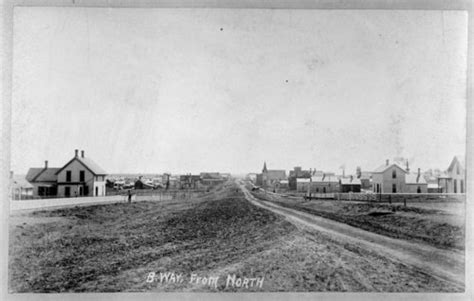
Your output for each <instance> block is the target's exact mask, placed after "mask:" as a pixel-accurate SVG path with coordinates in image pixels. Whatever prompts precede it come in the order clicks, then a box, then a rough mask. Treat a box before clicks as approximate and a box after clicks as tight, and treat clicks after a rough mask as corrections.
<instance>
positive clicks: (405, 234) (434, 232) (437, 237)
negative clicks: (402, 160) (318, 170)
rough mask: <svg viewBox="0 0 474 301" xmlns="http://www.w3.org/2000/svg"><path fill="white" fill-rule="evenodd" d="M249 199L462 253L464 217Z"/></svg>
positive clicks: (369, 205) (336, 203) (272, 198)
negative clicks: (264, 201) (276, 204)
mask: <svg viewBox="0 0 474 301" xmlns="http://www.w3.org/2000/svg"><path fill="white" fill-rule="evenodd" d="M253 195H254V196H256V197H258V198H260V199H263V200H268V201H272V202H276V203H278V204H279V205H282V206H284V207H288V208H293V209H298V210H301V211H304V212H307V213H311V214H315V215H318V216H322V217H325V218H329V219H332V220H335V221H338V222H342V223H346V224H349V225H351V226H354V227H358V228H361V229H364V230H367V231H371V232H375V233H378V234H382V235H386V236H390V237H394V238H402V239H407V240H417V241H422V242H427V243H429V244H431V245H433V246H436V247H441V248H447V249H458V250H463V249H464V246H465V240H464V237H465V227H464V222H463V219H464V217H463V216H459V215H456V214H450V213H447V212H446V211H439V210H434V209H429V208H420V207H404V206H403V205H400V204H393V205H389V204H377V203H372V202H369V203H364V202H344V201H333V200H329V201H328V200H312V201H303V200H295V199H289V198H284V197H278V196H275V195H269V194H264V193H261V192H253ZM455 205H456V204H455Z"/></svg>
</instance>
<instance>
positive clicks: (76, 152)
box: [74, 149, 79, 158]
mask: <svg viewBox="0 0 474 301" xmlns="http://www.w3.org/2000/svg"><path fill="white" fill-rule="evenodd" d="M74 152H75V154H74V157H76V158H77V157H78V154H79V150H78V149H76V150H74Z"/></svg>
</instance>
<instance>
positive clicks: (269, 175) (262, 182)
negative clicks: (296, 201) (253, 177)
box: [257, 162, 286, 188]
mask: <svg viewBox="0 0 474 301" xmlns="http://www.w3.org/2000/svg"><path fill="white" fill-rule="evenodd" d="M281 180H286V171H285V170H269V169H267V163H266V162H264V163H263V169H262V173H261V174H258V175H257V185H258V186H262V187H265V188H266V187H272V188H275V187H277V186H278V185H279V183H280V181H281Z"/></svg>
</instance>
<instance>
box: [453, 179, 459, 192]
mask: <svg viewBox="0 0 474 301" xmlns="http://www.w3.org/2000/svg"><path fill="white" fill-rule="evenodd" d="M453 186H454V187H453V188H454V193H458V181H456V179H454V182H453Z"/></svg>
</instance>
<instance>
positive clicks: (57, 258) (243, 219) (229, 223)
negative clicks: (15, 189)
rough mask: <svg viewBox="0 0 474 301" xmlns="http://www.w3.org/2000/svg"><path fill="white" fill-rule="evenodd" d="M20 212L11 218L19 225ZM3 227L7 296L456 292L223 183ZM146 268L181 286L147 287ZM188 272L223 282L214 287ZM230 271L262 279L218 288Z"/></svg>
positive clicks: (36, 217)
mask: <svg viewBox="0 0 474 301" xmlns="http://www.w3.org/2000/svg"><path fill="white" fill-rule="evenodd" d="M21 217H22V216H17V217H16V220H18V219H20V218H21ZM24 218H25V219H24V221H25V222H24V223H18V222H16V223H13V224H11V227H10V238H11V240H10V257H9V258H10V266H9V288H10V291H11V292H117V291H459V290H460V289H461V288H459V287H453V286H452V285H451V284H450V283H446V282H443V281H440V280H436V279H434V278H432V277H431V276H429V275H426V274H423V273H420V272H417V271H415V270H413V269H412V268H410V267H407V266H404V265H402V264H400V263H397V262H393V261H392V260H391V259H387V258H384V257H380V256H379V255H377V254H373V253H371V252H369V251H367V250H362V249H360V248H359V247H357V246H351V245H348V244H341V243H340V242H337V241H334V240H332V239H331V238H330V237H328V236H326V235H322V234H320V233H317V232H314V231H308V230H307V229H304V228H296V227H295V226H293V225H292V224H290V223H288V222H287V221H285V220H284V219H283V218H281V217H279V216H277V215H274V214H272V213H271V212H269V211H266V210H263V209H261V208H258V207H255V206H253V205H251V204H250V203H249V202H247V201H245V200H244V199H243V196H242V194H241V193H238V192H236V190H235V186H232V185H231V184H228V186H227V187H221V188H219V189H217V190H215V191H213V192H212V193H210V194H208V195H206V196H204V197H202V198H200V199H194V200H192V201H186V202H184V201H172V202H164V203H156V202H140V203H133V204H115V205H96V206H90V207H77V208H67V209H61V210H54V211H41V212H35V213H29V214H28V215H27V216H24ZM149 272H158V273H159V272H176V273H183V275H184V277H186V278H185V280H186V281H184V282H183V283H176V284H173V283H157V282H154V283H147V282H146V281H145V279H146V277H147V275H148V273H149ZM191 273H197V274H199V275H201V276H220V279H221V281H220V282H219V285H218V287H217V288H213V287H208V286H199V285H194V284H190V283H189V281H188V280H189V276H190V274H191ZM228 274H235V275H237V276H238V277H240V276H242V277H259V276H263V277H265V280H264V284H263V287H262V288H259V287H254V288H249V289H246V288H235V287H234V288H233V287H226V286H225V278H226V277H227V275H228Z"/></svg>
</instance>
